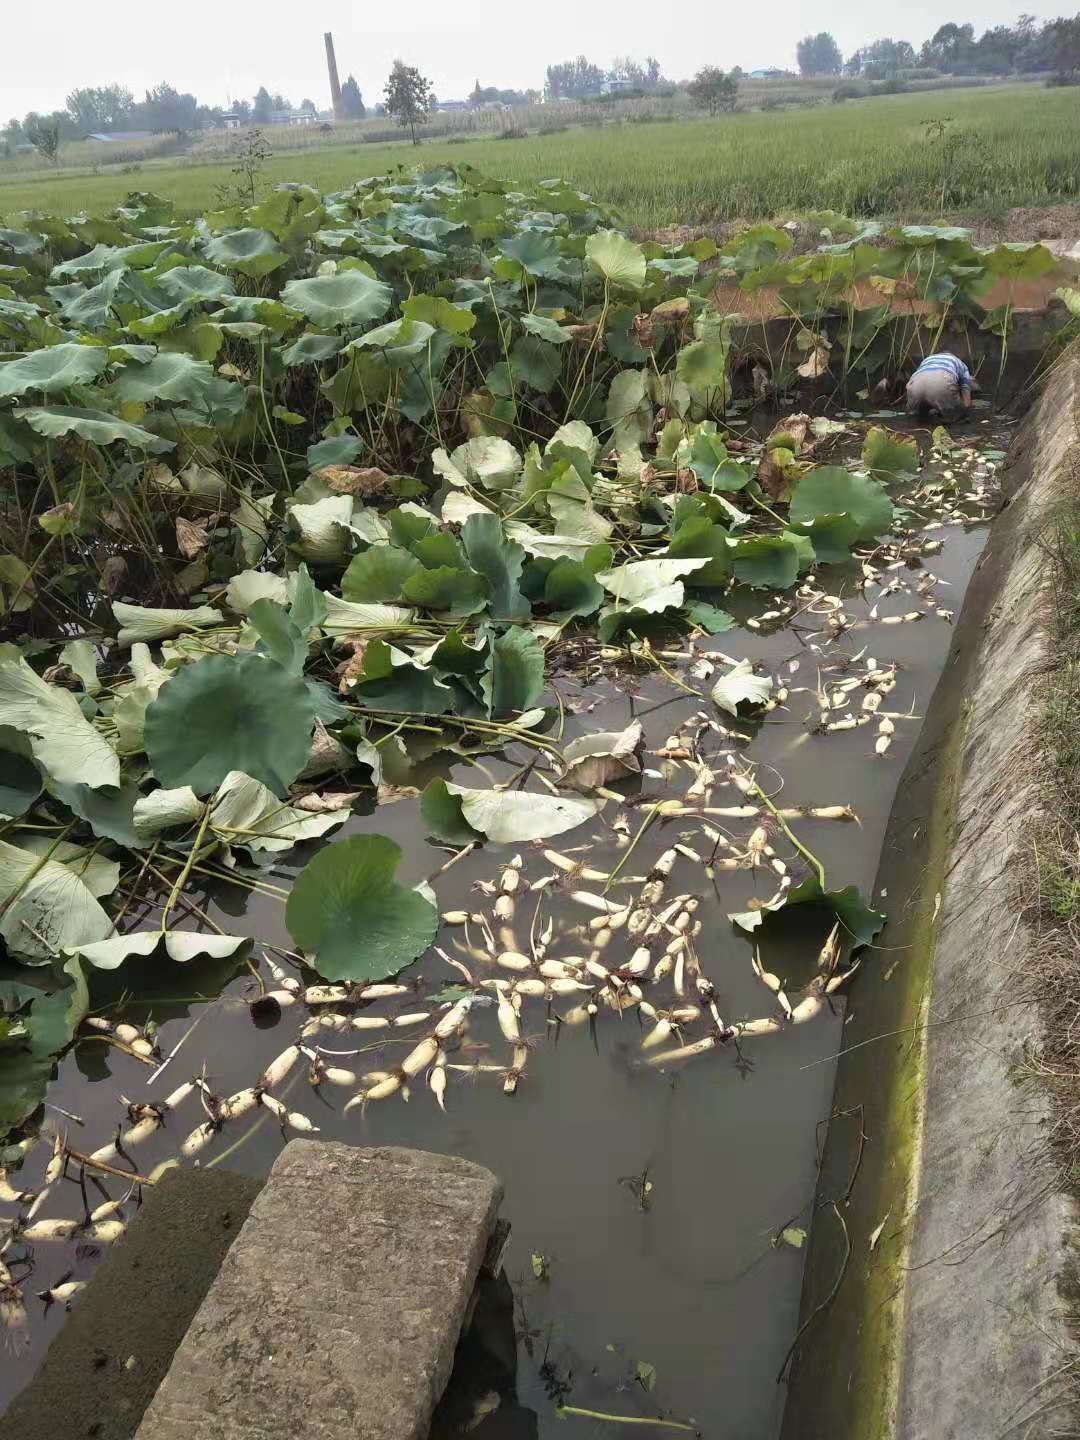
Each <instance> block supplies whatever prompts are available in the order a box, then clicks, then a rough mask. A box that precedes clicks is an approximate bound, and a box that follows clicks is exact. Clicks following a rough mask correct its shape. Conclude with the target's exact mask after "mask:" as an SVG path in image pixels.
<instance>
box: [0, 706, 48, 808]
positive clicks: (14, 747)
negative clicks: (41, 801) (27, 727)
mask: <svg viewBox="0 0 1080 1440" xmlns="http://www.w3.org/2000/svg"><path fill="white" fill-rule="evenodd" d="M42 788H43V784H42V779H41V771H40V770H39V769H38V767H37V766H36V765H35V764H34V757H33V751H32V749H31V747H30V740H29V737H28V736H27V735H26V734H24V732H23V731H22V730H21V729H18V730H17V729H16V728H15V726H14V725H0V820H14V819H16V818H17V817H18V816H20V815H25V814H26V812H27V810H29V809H30V806H31V805H33V803H34V801H35V800H36V799H37V798H38V796H39V795H40V794H41V791H42Z"/></svg>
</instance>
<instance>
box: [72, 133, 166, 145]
mask: <svg viewBox="0 0 1080 1440" xmlns="http://www.w3.org/2000/svg"><path fill="white" fill-rule="evenodd" d="M153 136H154V132H153V130H96V131H94V132H93V133H92V134H90V135H87V136H85V137H84V138H85V139H87V140H100V141H101V142H102V143H103V144H105V145H112V144H115V143H116V141H118V140H152V139H153Z"/></svg>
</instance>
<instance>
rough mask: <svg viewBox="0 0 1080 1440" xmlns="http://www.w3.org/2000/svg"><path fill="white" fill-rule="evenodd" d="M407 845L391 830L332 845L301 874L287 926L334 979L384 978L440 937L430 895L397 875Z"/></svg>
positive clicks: (287, 914) (288, 909)
mask: <svg viewBox="0 0 1080 1440" xmlns="http://www.w3.org/2000/svg"><path fill="white" fill-rule="evenodd" d="M400 859H401V849H400V847H399V846H397V845H395V844H394V842H393V841H392V840H388V839H387V838H386V836H385V835H355V836H353V837H352V838H351V839H349V840H339V841H337V842H336V844H333V845H327V846H326V848H325V849H324V850H320V851H319V853H318V854H317V855H315V856H314V858H313V859H311V860H309V861H308V863H307V865H305V866H304V868H303V870H301V872H300V874H299V875H298V876H297V877H296V883H295V884H294V885H293V888H292V891H291V893H290V895H289V900H288V903H287V905H286V906H285V923H286V925H287V926H288V927H289V933H290V935H291V936H292V938H293V939H294V940H295V942H296V944H297V945H298V946H299V947H300V949H301V950H303V951H304V952H305V953H306V954H308V955H311V956H313V957H314V965H315V968H316V969H317V970H318V972H319V974H320V975H323V976H325V978H326V979H327V980H382V979H384V978H385V977H386V976H387V975H393V974H395V973H396V972H397V971H398V970H400V969H402V967H403V966H405V965H410V964H411V963H412V962H413V961H414V960H415V959H416V957H417V956H418V955H421V954H422V953H423V952H424V951H425V950H426V949H427V947H428V946H429V945H430V944H431V942H432V940H434V938H435V931H436V929H437V928H438V913H437V912H436V910H435V907H434V905H432V903H431V902H430V900H425V898H424V897H423V895H421V894H419V893H418V892H417V891H416V890H407V889H406V888H405V887H404V886H403V885H398V884H397V883H396V882H395V880H394V872H395V871H396V870H397V867H398V861H399V860H400Z"/></svg>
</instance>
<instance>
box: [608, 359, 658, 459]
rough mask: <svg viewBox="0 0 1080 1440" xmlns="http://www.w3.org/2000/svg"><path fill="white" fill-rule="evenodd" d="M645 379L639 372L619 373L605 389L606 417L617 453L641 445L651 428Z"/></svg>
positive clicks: (622, 371)
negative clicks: (606, 395) (606, 389)
mask: <svg viewBox="0 0 1080 1440" xmlns="http://www.w3.org/2000/svg"><path fill="white" fill-rule="evenodd" d="M647 392H648V386H647V383H646V377H645V375H644V374H643V373H642V372H641V371H640V370H620V371H619V373H618V374H617V375H616V376H615V377H614V379H613V380H612V382H611V386H610V388H609V390H608V397H607V407H606V412H605V413H606V414H607V418H608V420H609V421H610V422H611V425H612V437H611V443H612V445H613V446H614V447H615V449H616V450H628V449H631V448H632V447H633V446H635V445H642V444H644V442H645V441H646V440H647V439H648V438H649V431H650V429H651V428H652V405H651V404H650V402H649V397H648V393H647Z"/></svg>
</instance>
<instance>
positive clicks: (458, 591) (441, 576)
mask: <svg viewBox="0 0 1080 1440" xmlns="http://www.w3.org/2000/svg"><path fill="white" fill-rule="evenodd" d="M489 589H490V587H489V585H488V582H487V581H486V580H485V579H484V577H483V576H482V575H478V574H477V573H476V571H475V570H469V569H461V568H458V567H457V566H452V565H439V566H436V567H435V568H434V569H431V570H428V569H421V570H418V571H416V572H415V573H414V574H413V575H410V576H409V577H408V579H407V580H406V581H405V582H404V584H403V585H402V588H401V595H402V599H403V600H404V601H405V602H406V604H408V605H422V606H424V608H425V609H428V610H438V611H445V612H446V613H447V614H448V615H453V616H465V615H475V614H476V613H477V612H478V611H480V610H483V609H484V607H485V606H486V605H487V602H488V593H489Z"/></svg>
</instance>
